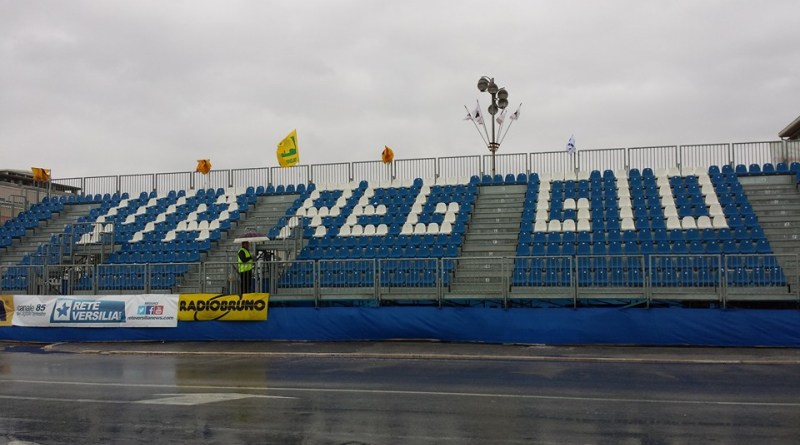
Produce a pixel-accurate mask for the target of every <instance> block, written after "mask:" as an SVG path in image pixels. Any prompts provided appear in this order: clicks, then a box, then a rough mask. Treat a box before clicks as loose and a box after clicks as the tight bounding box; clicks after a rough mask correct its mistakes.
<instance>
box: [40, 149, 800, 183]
mask: <svg viewBox="0 0 800 445" xmlns="http://www.w3.org/2000/svg"><path fill="white" fill-rule="evenodd" d="M799 161H800V141H768V142H741V143H740V142H737V143H732V144H729V143H723V144H698V145H681V146H677V145H665V146H654V147H631V148H604V149H595V150H581V151H578V153H577V154H568V153H566V152H563V151H554V152H535V153H501V154H497V155H496V156H495V170H496V173H497V174H501V175H507V174H514V175H516V174H519V173H531V172H537V173H550V174H552V173H561V172H570V171H575V170H585V171H590V170H601V171H602V170H621V169H632V168H638V169H643V168H646V167H649V168H652V169H666V168H673V167H678V168H684V169H686V171H689V170H688V169H694V168H695V167H708V166H710V165H737V164H744V165H750V164H764V163H779V162H786V163H790V162H799ZM486 174H491V155H472V156H452V157H443V158H420V159H398V160H395V161H394V162H393V163H391V164H384V163H383V162H381V161H358V162H350V163H347V162H343V163H336V164H319V165H299V166H296V167H289V168H280V167H260V168H246V169H234V170H212V171H211V172H210V173H209V174H208V175H201V174H199V173H195V172H171V173H148V174H137V175H122V176H92V177H85V178H64V179H55V180H53V182H54V183H57V184H62V185H66V186H71V187H78V188H80V189H81V191H82V193H83V194H84V195H95V194H101V195H102V194H105V193H109V194H113V193H115V192H120V193H124V192H127V193H129V194H130V195H131V196H137V195H138V194H139V193H141V192H148V193H149V192H151V191H153V190H155V191H157V192H158V193H159V194H160V193H163V192H166V191H169V190H189V189H198V188H227V187H245V186H254V187H257V186H259V185H263V186H266V185H268V184H273V185H274V186H278V185H289V184H301V183H308V182H317V183H343V182H349V181H360V180H367V181H384V180H391V179H413V178H428V177H445V178H451V177H471V176H474V175H477V176H482V175H486Z"/></svg>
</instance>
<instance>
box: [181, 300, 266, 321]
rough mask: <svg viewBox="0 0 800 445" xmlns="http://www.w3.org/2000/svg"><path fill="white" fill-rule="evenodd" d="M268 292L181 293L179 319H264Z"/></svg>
mask: <svg viewBox="0 0 800 445" xmlns="http://www.w3.org/2000/svg"><path fill="white" fill-rule="evenodd" d="M267 306H269V294H266V293H252V294H244V295H243V296H239V295H219V294H181V296H180V303H179V310H178V320H180V321H210V320H224V321H264V320H266V319H267Z"/></svg>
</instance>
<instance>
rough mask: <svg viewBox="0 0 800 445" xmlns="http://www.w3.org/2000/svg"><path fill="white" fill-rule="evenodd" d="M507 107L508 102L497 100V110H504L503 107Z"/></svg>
mask: <svg viewBox="0 0 800 445" xmlns="http://www.w3.org/2000/svg"><path fill="white" fill-rule="evenodd" d="M507 106H508V100H506V99H499V100H498V101H497V108H500V109H501V110H502V109H504V108H505V107H507Z"/></svg>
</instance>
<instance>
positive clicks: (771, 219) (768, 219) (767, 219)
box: [758, 215, 800, 227]
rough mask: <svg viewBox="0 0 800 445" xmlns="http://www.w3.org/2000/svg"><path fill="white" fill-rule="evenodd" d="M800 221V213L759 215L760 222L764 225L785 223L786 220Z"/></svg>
mask: <svg viewBox="0 0 800 445" xmlns="http://www.w3.org/2000/svg"><path fill="white" fill-rule="evenodd" d="M798 221H800V215H792V216H770V215H758V222H759V223H760V224H761V225H762V227H763V225H764V223H784V222H798Z"/></svg>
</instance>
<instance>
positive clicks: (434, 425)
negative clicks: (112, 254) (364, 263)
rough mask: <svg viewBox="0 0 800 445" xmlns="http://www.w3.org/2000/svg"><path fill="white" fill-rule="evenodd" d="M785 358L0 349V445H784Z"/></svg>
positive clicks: (341, 349) (416, 347) (793, 406)
mask: <svg viewBox="0 0 800 445" xmlns="http://www.w3.org/2000/svg"><path fill="white" fill-rule="evenodd" d="M798 372H800V353H798V351H795V350H769V349H764V350H731V349H726V350H722V349H718V350H715V349H709V350H699V349H680V348H661V349H658V348H655V349H645V348H616V349H612V348H583V349H581V348H538V349H537V348H531V347H523V346H508V345H506V346H502V345H452V344H413V343H397V344H391V343H382V344H368V343H365V344H357V343H351V344H278V343H261V344H220V343H191V344H147V343H142V344H134V343H132V344H125V345H119V344H118V345H114V344H104V345H93V344H62V345H20V344H0V387H2V390H0V406H2V410H0V444H3V443H26V442H27V443H40V444H75V443H87V444H95V443H96V444H101V443H102V444H106V443H118V444H127V443H131V444H145V443H147V444H159V443H187V444H188V443H192V444H195V443H209V444H263V443H266V444H409V443H412V444H447V443H453V444H489V443H492V444H494V443H511V444H515V443H520V444H521V443H541V444H564V443H567V444H569V443H608V444H620V443H622V444H661V443H714V442H716V443H748V444H751V443H767V442H769V443H796V440H797V438H798V437H800V425H799V424H798V422H797V421H796V420H797V419H798V418H800V382H799V381H798V379H797V378H796V376H797V375H798Z"/></svg>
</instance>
